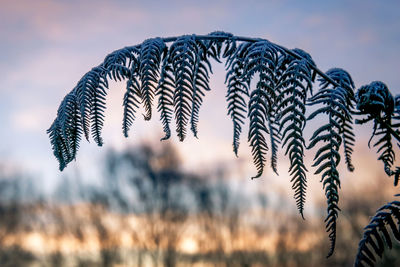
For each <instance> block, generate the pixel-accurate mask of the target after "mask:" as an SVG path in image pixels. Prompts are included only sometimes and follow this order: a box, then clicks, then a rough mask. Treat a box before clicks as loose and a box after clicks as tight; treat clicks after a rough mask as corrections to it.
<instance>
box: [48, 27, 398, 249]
mask: <svg viewBox="0 0 400 267" xmlns="http://www.w3.org/2000/svg"><path fill="white" fill-rule="evenodd" d="M224 60H225V69H226V79H225V84H226V86H227V92H226V100H227V113H228V116H229V117H230V118H231V120H232V123H233V143H232V145H233V151H234V152H235V154H236V155H237V154H238V148H239V141H240V135H241V133H242V131H243V126H244V125H245V123H246V121H247V123H248V125H249V131H248V143H249V145H250V147H251V153H252V156H253V161H254V164H255V167H256V170H257V173H256V175H255V177H260V176H261V175H262V174H263V172H264V170H265V166H266V165H267V164H269V165H270V166H271V168H272V170H273V171H274V172H276V173H277V162H278V154H277V152H278V149H279V148H282V149H283V151H284V152H285V155H287V156H288V158H289V163H290V167H289V174H290V177H291V183H292V188H293V190H294V198H295V201H296V205H297V208H298V210H299V213H300V214H301V216H303V213H304V204H305V199H306V187H307V178H306V173H307V168H306V166H305V159H304V154H305V149H306V148H307V147H306V145H305V140H304V133H303V131H304V129H305V127H306V121H307V119H306V113H307V110H306V107H307V104H309V105H311V106H312V108H313V110H315V111H314V112H312V113H311V115H310V116H309V117H308V119H313V118H315V117H319V118H321V119H325V122H324V124H323V125H322V126H321V127H319V128H318V129H316V130H315V131H314V132H313V135H312V137H311V140H310V144H309V146H308V147H309V148H314V147H315V148H316V154H315V157H314V166H315V167H316V168H317V169H316V174H320V175H321V181H322V183H323V188H324V190H325V195H326V198H327V206H328V207H327V212H328V215H327V217H326V228H327V231H328V232H329V238H330V241H331V250H330V252H329V255H331V254H332V253H333V250H334V247H335V240H336V221H337V217H338V212H339V207H338V202H339V193H338V190H339V188H340V179H339V172H338V164H339V162H340V158H341V156H340V151H341V149H342V148H341V147H343V152H344V153H343V156H344V162H345V163H346V165H347V168H348V169H349V170H350V171H352V170H353V169H354V167H353V164H352V159H351V156H352V152H353V146H354V142H355V139H354V134H353V128H352V127H353V126H352V123H353V117H352V116H353V115H354V114H358V115H360V114H361V115H366V118H365V119H361V120H358V123H365V122H368V121H373V123H374V132H373V135H372V136H373V139H374V140H375V139H377V140H376V141H375V143H374V146H376V147H377V149H378V153H380V156H379V159H380V160H381V161H383V163H384V166H385V170H386V172H387V173H388V175H393V176H394V177H395V183H396V184H397V180H398V178H399V176H400V169H399V168H393V164H394V152H393V148H392V143H391V139H392V138H393V137H395V138H396V139H397V140H398V141H400V137H399V135H398V133H399V130H400V129H399V128H400V99H397V100H396V102H395V101H394V100H393V97H392V96H391V94H390V92H389V91H388V90H387V87H386V86H385V85H384V84H383V83H381V82H373V83H371V84H370V85H367V86H363V87H361V88H360V90H359V91H358V93H357V96H356V97H355V95H354V91H353V90H354V84H353V81H352V79H351V77H350V75H349V74H348V73H347V72H345V71H344V70H341V69H331V70H329V71H328V72H327V73H324V72H322V71H321V70H319V69H318V68H317V66H316V64H315V63H314V61H313V60H312V58H311V56H310V55H309V54H308V53H306V52H305V51H303V50H301V49H292V50H291V49H287V48H285V47H283V46H280V45H278V44H275V43H272V42H270V41H268V40H265V39H260V38H248V37H239V36H234V35H233V34H230V33H225V32H220V31H217V32H212V33H210V34H209V35H194V34H193V35H183V36H178V37H168V38H152V39H148V40H146V41H144V42H143V43H141V44H138V45H134V46H127V47H124V48H122V49H118V50H116V51H114V52H112V53H110V54H109V55H107V56H106V58H105V59H104V61H103V62H102V63H101V64H100V65H98V66H97V67H94V68H93V69H92V70H90V71H89V72H87V73H86V74H85V75H84V76H83V77H82V78H81V80H80V81H79V82H78V83H77V85H76V87H75V88H73V89H72V91H71V92H70V93H69V94H67V96H66V97H65V98H64V100H63V101H62V102H61V105H60V107H59V109H58V112H57V117H56V119H55V120H54V122H53V124H52V125H51V127H50V128H49V130H48V134H49V137H50V142H51V145H52V148H53V152H54V155H55V157H56V158H57V160H58V161H59V164H60V170H62V169H64V168H65V167H66V166H67V164H68V163H69V162H71V161H72V160H73V159H75V158H76V153H77V150H78V148H79V143H80V140H81V138H82V136H83V135H84V136H85V137H86V139H88V140H89V138H90V137H91V138H93V140H94V141H95V142H96V143H97V144H98V145H102V144H103V139H102V137H101V130H102V128H103V124H104V111H105V108H106V96H107V91H108V82H109V81H110V80H114V81H124V82H126V86H125V94H124V98H123V101H122V104H123V119H122V131H123V134H124V135H125V136H126V137H127V136H128V132H129V130H130V128H131V127H132V126H133V124H134V121H135V119H136V116H137V114H136V113H137V111H138V109H140V108H141V107H143V108H144V111H145V114H144V118H145V120H148V119H150V118H151V116H152V113H153V104H154V102H155V103H156V107H157V111H158V112H159V113H160V121H161V123H162V127H163V130H164V134H165V136H164V137H163V138H162V139H168V138H170V136H171V122H172V120H175V124H176V133H177V136H178V138H179V140H181V141H182V140H184V139H185V137H186V135H187V132H188V130H187V129H188V128H189V127H190V130H191V131H192V133H193V135H194V136H196V137H197V135H198V123H199V115H200V108H201V105H202V103H203V100H204V97H205V94H206V92H207V91H209V90H210V86H209V78H210V74H211V73H212V68H211V66H212V64H211V63H212V61H215V62H218V63H221V62H222V61H224ZM316 76H318V80H319V81H320V90H319V91H318V92H317V93H316V94H315V95H312V93H313V92H312V91H313V90H312V87H313V84H314V80H315V78H316ZM356 100H357V101H358V102H357V107H358V109H359V112H358V113H354V110H353V106H354V105H355V101H356ZM267 158H270V159H269V161H268V159H267Z"/></svg>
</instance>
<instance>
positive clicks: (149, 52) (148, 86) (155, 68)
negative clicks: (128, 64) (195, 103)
mask: <svg viewBox="0 0 400 267" xmlns="http://www.w3.org/2000/svg"><path fill="white" fill-rule="evenodd" d="M166 48H167V47H166V45H165V44H164V41H163V40H162V39H161V38H152V39H148V40H146V41H144V42H143V44H142V45H141V47H140V55H139V69H138V75H139V77H140V81H141V87H140V95H141V96H142V102H143V104H144V108H145V111H146V114H145V115H144V119H145V120H150V119H151V114H152V102H153V99H154V94H155V90H156V85H157V82H158V75H159V68H160V63H161V57H162V54H163V53H166Z"/></svg>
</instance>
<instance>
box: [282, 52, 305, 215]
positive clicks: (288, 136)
mask: <svg viewBox="0 0 400 267" xmlns="http://www.w3.org/2000/svg"><path fill="white" fill-rule="evenodd" d="M297 50H300V49H297ZM304 53H305V52H304ZM281 58H282V59H281V63H280V68H279V69H280V70H281V71H282V72H281V76H280V81H279V84H278V86H277V87H278V88H279V89H278V91H279V92H280V94H279V95H278V97H277V113H278V114H280V125H279V132H281V133H282V140H283V142H282V148H284V147H285V146H287V148H286V151H285V155H288V154H289V160H290V167H289V173H290V175H291V177H292V178H291V180H290V181H291V183H292V189H293V190H294V198H295V200H296V205H297V209H298V210H299V212H300V215H301V216H302V217H303V218H304V215H303V211H304V203H305V199H306V188H307V178H306V172H307V168H306V167H305V165H304V146H305V141H304V137H303V129H304V127H305V125H306V117H305V112H306V105H305V104H306V99H307V94H308V93H309V92H310V93H311V90H312V74H311V68H310V65H309V63H308V61H307V60H305V59H301V60H299V59H294V58H293V57H291V56H283V57H281ZM309 60H312V59H309Z"/></svg>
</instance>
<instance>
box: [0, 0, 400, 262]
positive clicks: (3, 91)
mask: <svg viewBox="0 0 400 267" xmlns="http://www.w3.org/2000/svg"><path fill="white" fill-rule="evenodd" d="M398 10H400V2H399V1H372V0H371V1H370V0H368V1H339V0H337V1H272V0H269V1H251V0H249V1H207V0H205V1H177V0H176V1H105V0H97V1H74V0H72V1H61V0H60V1H51V0H38V1H29V0H25V1H24V0H21V1H11V0H10V1H8V0H0V34H1V35H0V36H1V37H0V122H1V128H2V131H0V140H1V141H0V200H1V201H0V213H1V217H0V218H1V219H0V250H1V251H0V265H1V266H3V265H4V266H350V265H351V264H352V261H353V259H354V255H355V252H356V248H357V244H358V241H359V239H360V238H361V235H362V228H363V227H364V226H365V225H366V224H367V223H368V220H369V217H370V216H372V215H373V213H374V211H375V210H376V209H377V208H378V207H379V206H380V205H382V204H383V203H386V202H388V201H391V200H392V199H393V198H394V197H393V195H394V194H395V193H396V190H395V188H393V182H392V180H391V179H389V178H387V177H385V174H384V172H383V166H382V164H381V163H380V162H378V161H377V160H376V158H377V156H376V154H375V152H376V151H375V150H374V149H371V150H370V149H368V146H367V142H368V138H369V136H370V134H371V131H372V129H371V125H366V126H363V127H360V126H357V127H356V133H357V146H356V151H355V154H354V159H355V166H356V170H355V172H354V173H348V172H347V171H346V169H345V168H342V169H341V177H342V191H341V199H340V202H339V204H340V205H341V209H342V213H341V214H340V217H339V221H340V222H341V223H340V225H339V228H338V244H337V251H336V253H335V254H334V256H332V257H331V258H329V259H325V255H326V253H327V251H328V238H327V236H326V234H325V231H324V223H323V218H324V216H325V206H324V203H325V200H324V195H323V190H322V185H321V184H320V183H319V178H318V177H315V176H313V175H311V173H310V175H309V177H308V178H309V188H308V199H307V202H306V210H305V216H306V220H305V221H303V220H302V219H301V217H300V216H299V215H298V214H297V211H296V207H295V201H294V200H293V197H292V195H293V193H292V192H291V190H290V187H291V186H290V182H289V180H290V178H289V176H288V174H287V167H288V162H287V160H286V159H285V157H284V155H283V154H282V153H281V154H280V158H281V160H280V161H279V165H278V170H279V176H277V175H275V174H273V173H272V171H270V170H267V171H266V172H265V174H264V175H263V177H262V178H261V179H257V180H250V179H249V178H250V177H251V176H253V175H254V174H255V173H256V170H255V167H254V166H253V165H252V160H251V154H250V150H249V148H248V144H247V140H246V136H247V128H245V131H244V133H243V135H242V139H241V148H240V151H239V158H236V157H235V156H234V154H233V152H232V147H231V142H232V140H231V138H232V125H231V122H230V120H229V117H228V116H227V111H226V103H225V94H226V88H225V85H224V76H225V72H224V67H223V64H220V65H217V64H216V63H215V64H213V69H214V74H213V76H212V78H211V88H212V91H211V92H209V94H208V95H207V96H206V98H205V101H204V104H203V106H202V109H201V112H200V123H199V139H196V138H193V137H192V136H190V134H189V136H188V138H187V140H185V141H184V142H183V143H180V142H178V139H177V138H176V137H175V136H173V137H171V140H168V141H163V142H159V141H158V140H159V139H160V138H161V137H162V136H163V134H162V126H161V123H160V122H159V121H158V115H155V116H154V118H153V120H152V121H150V122H143V120H142V119H141V118H140V116H138V119H137V120H136V121H135V123H134V126H133V128H132V130H131V133H130V137H129V138H128V139H125V138H123V136H122V130H121V127H122V126H121V122H122V98H123V93H124V86H123V83H111V86H110V90H109V95H108V99H107V104H108V108H107V112H106V121H105V127H104V130H103V135H104V140H105V145H104V146H103V147H102V148H99V147H96V146H95V145H94V144H93V143H90V144H89V143H87V142H83V143H82V146H81V149H80V151H79V153H78V157H77V160H76V161H75V162H72V163H71V164H70V165H69V166H68V167H67V169H66V170H65V171H63V172H62V173H61V172H59V171H58V166H57V161H56V160H55V158H54V157H53V155H52V151H51V147H50V143H49V140H48V137H47V135H46V129H47V128H48V127H49V126H50V124H51V123H52V121H53V120H54V118H55V115H56V111H57V108H58V105H59V104H60V102H61V100H62V99H63V97H64V95H66V94H67V93H68V92H69V91H70V90H71V89H72V88H73V87H74V86H75V84H76V83H77V81H78V80H79V79H80V77H81V76H82V75H83V74H84V73H86V72H87V71H88V70H89V69H90V68H92V67H93V66H96V65H98V64H99V63H101V62H102V60H103V59H104V57H105V56H106V55H107V54H108V53H110V52H112V51H113V50H116V49H119V48H121V47H124V46H127V45H134V44H138V43H141V42H143V41H144V40H145V39H147V38H152V37H157V36H159V37H168V36H178V35H183V34H192V33H196V34H207V33H209V32H212V31H215V30H222V31H226V32H231V33H233V34H235V35H240V36H249V37H260V38H266V39H268V40H270V41H272V42H276V43H278V44H281V45H283V46H286V47H288V48H295V47H298V48H301V49H304V50H305V51H307V52H309V53H310V54H311V55H312V57H313V59H314V61H315V62H316V63H317V65H318V67H319V68H320V69H321V70H324V71H326V70H328V69H329V68H332V67H340V68H344V69H345V70H347V71H348V72H349V73H350V74H351V75H352V77H353V80H354V81H355V83H356V86H357V87H359V86H361V85H364V84H367V83H370V82H371V81H374V80H381V81H383V82H385V83H386V84H387V85H388V87H389V88H390V90H391V92H392V93H393V94H394V95H396V94H398V93H400V75H399V67H398V64H399V62H400V53H399V52H398V49H399V45H400V20H399V19H398V18H399V17H398ZM318 123H319V122H318V121H316V122H313V123H310V124H309V125H308V132H307V134H308V136H307V137H309V136H310V133H311V132H312V129H313V127H315V126H317V125H318ZM311 160H312V154H311V153H310V155H309V156H308V160H307V161H306V162H307V166H309V170H310V171H312V170H313V169H312V167H311ZM398 253H399V250H398V248H397V247H395V249H393V250H392V251H391V252H390V253H388V254H387V255H386V257H385V259H384V260H383V262H381V264H382V265H384V266H398V265H396V264H400V263H399V261H396V255H398Z"/></svg>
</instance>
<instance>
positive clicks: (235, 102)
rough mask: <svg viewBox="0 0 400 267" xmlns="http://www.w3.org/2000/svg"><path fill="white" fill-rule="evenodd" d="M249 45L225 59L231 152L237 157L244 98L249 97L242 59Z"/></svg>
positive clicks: (244, 110) (243, 113)
mask: <svg viewBox="0 0 400 267" xmlns="http://www.w3.org/2000/svg"><path fill="white" fill-rule="evenodd" d="M249 47H250V44H249V43H242V44H241V45H240V46H239V48H238V49H237V50H236V51H235V52H234V53H233V54H230V55H229V56H228V58H227V61H226V64H225V68H226V70H227V73H226V78H225V84H226V85H227V87H228V92H227V94H226V99H227V101H228V115H229V116H230V117H231V119H232V122H233V144H232V145H233V151H234V152H235V155H236V156H237V155H238V149H239V139H240V134H241V132H242V125H243V124H244V120H245V118H246V117H245V114H246V111H247V108H246V106H247V104H246V100H245V97H246V96H247V97H248V96H249V80H246V79H245V76H244V74H243V67H244V63H243V62H244V58H245V57H246V55H247V52H248V48H249Z"/></svg>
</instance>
